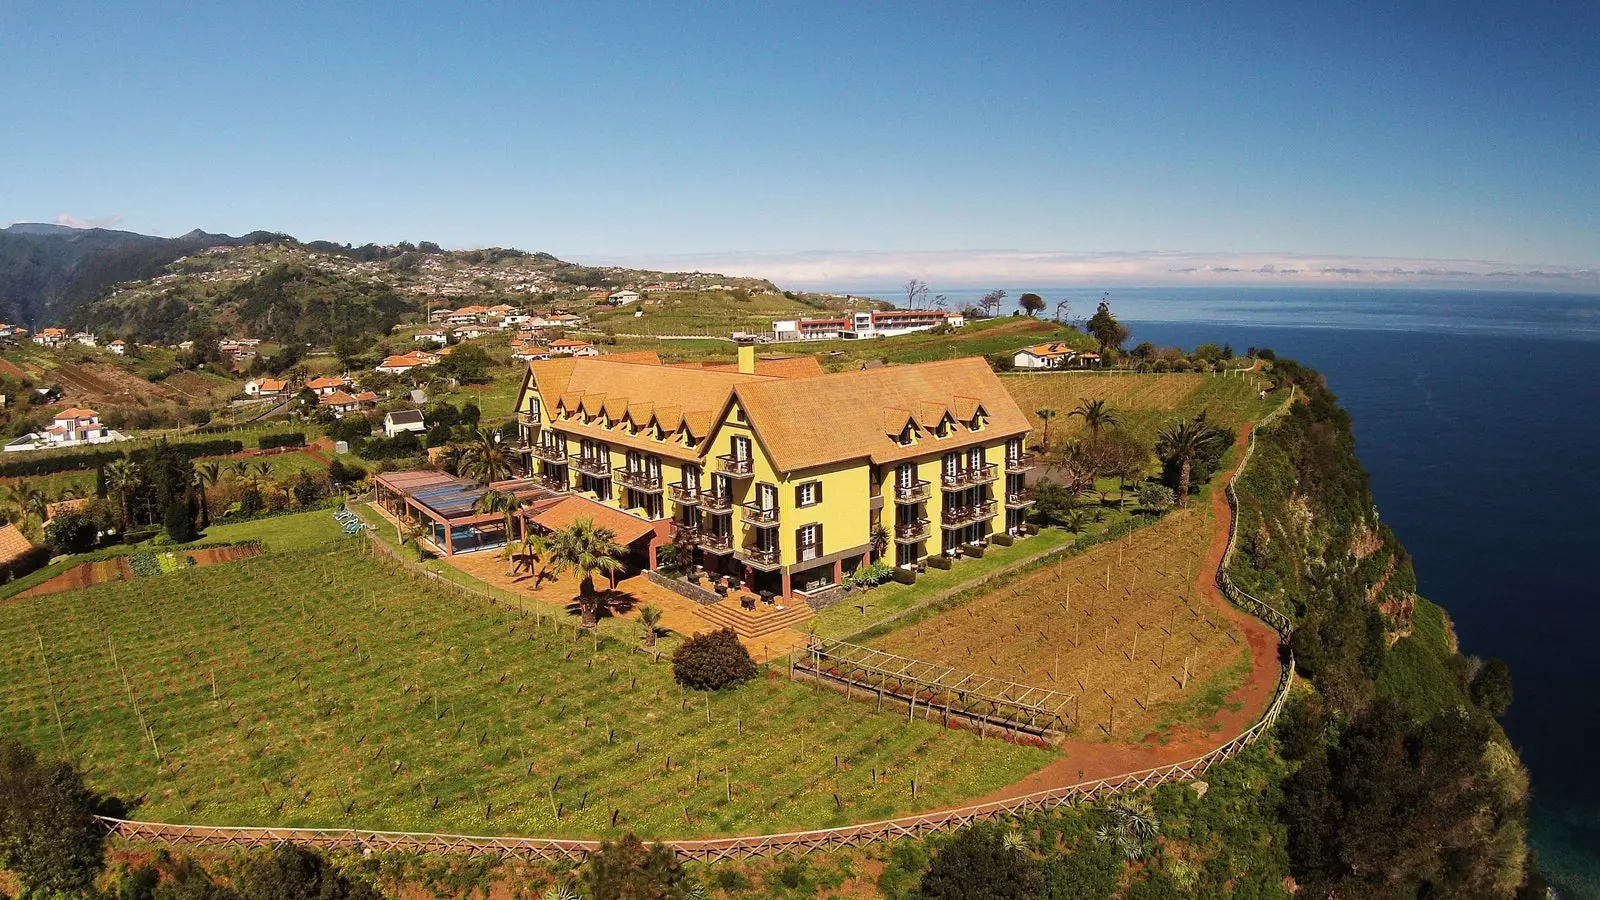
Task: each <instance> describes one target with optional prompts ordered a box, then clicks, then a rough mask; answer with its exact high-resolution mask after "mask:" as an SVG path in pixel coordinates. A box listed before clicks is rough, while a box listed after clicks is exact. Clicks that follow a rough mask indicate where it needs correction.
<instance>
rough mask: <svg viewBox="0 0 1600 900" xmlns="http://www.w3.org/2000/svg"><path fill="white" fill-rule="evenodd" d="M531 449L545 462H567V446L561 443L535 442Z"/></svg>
mask: <svg viewBox="0 0 1600 900" xmlns="http://www.w3.org/2000/svg"><path fill="white" fill-rule="evenodd" d="M529 449H530V450H532V451H533V455H534V456H537V457H539V458H540V459H542V460H544V461H545V462H553V463H562V464H565V463H566V461H567V448H565V447H563V446H561V445H559V444H534V445H533V446H532V447H530V448H529Z"/></svg>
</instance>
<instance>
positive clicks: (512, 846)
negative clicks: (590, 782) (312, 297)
mask: <svg viewBox="0 0 1600 900" xmlns="http://www.w3.org/2000/svg"><path fill="white" fill-rule="evenodd" d="M1293 400H1294V394H1293V391H1291V392H1290V396H1289V400H1288V401H1287V402H1285V403H1284V405H1283V406H1282V407H1280V408H1279V409H1277V410H1274V411H1273V412H1272V413H1271V414H1269V415H1268V416H1266V417H1264V418H1263V419H1262V421H1261V423H1260V425H1258V426H1257V427H1258V428H1259V427H1260V426H1262V425H1265V424H1267V423H1268V422H1270V421H1271V420H1272V419H1274V418H1276V417H1277V416H1278V415H1279V414H1281V413H1282V412H1283V411H1284V410H1286V409H1288V407H1289V404H1290V403H1292V402H1293ZM1254 448H1255V433H1254V431H1252V433H1251V435H1250V441H1249V443H1248V444H1247V445H1246V447H1245V452H1244V454H1243V456H1241V458H1240V460H1239V465H1238V467H1237V468H1235V470H1234V476H1233V479H1232V480H1230V482H1229V484H1228V485H1227V488H1226V491H1227V497H1228V502H1229V504H1230V505H1231V507H1232V509H1233V516H1232V519H1231V521H1230V524H1229V532H1228V545H1227V549H1226V550H1225V552H1224V553H1223V563H1222V567H1221V569H1220V571H1219V573H1218V581H1219V583H1220V586H1221V588H1222V591H1223V594H1224V595H1225V596H1227V597H1228V599H1229V600H1231V601H1232V602H1233V603H1235V604H1237V605H1238V606H1240V607H1241V608H1242V609H1244V610H1245V611H1246V612H1249V613H1250V614H1251V615H1254V616H1256V617H1257V618H1260V619H1261V620H1262V621H1264V622H1265V623H1266V624H1267V625H1269V626H1270V627H1272V629H1273V630H1274V631H1276V632H1277V633H1278V635H1279V636H1280V638H1281V639H1282V640H1283V641H1285V642H1287V641H1288V640H1289V638H1290V636H1291V634H1292V628H1293V623H1292V622H1291V621H1290V619H1289V617H1288V616H1286V615H1284V614H1283V613H1281V612H1279V611H1278V610H1276V609H1274V608H1272V607H1271V606H1270V605H1268V604H1266V603H1264V602H1262V601H1261V600H1258V599H1256V598H1255V597H1252V596H1250V595H1249V594H1247V593H1245V592H1244V591H1242V590H1240V589H1239V588H1238V587H1236V586H1234V585H1233V583H1232V581H1231V580H1228V577H1227V561H1228V560H1229V559H1231V558H1232V556H1233V550H1234V543H1235V541H1236V540H1237V538H1238V525H1239V503H1238V497H1237V495H1236V494H1235V493H1234V489H1233V483H1232V482H1233V481H1236V480H1238V478H1239V476H1240V475H1242V474H1243V472H1244V468H1245V465H1246V464H1247V463H1248V462H1249V460H1250V456H1251V452H1252V451H1253V450H1254ZM380 543H381V542H376V541H374V542H373V545H374V550H376V549H377V545H378V544H380ZM397 561H399V560H397ZM400 562H402V564H403V561H400ZM408 568H409V567H408ZM412 571H415V570H412ZM428 574H430V575H432V573H428ZM433 577H434V578H435V579H436V582H435V583H439V584H443V585H449V586H451V587H453V588H455V589H457V590H459V591H461V592H462V593H465V594H468V595H472V596H475V597H477V598H478V599H488V600H490V601H491V602H496V599H495V598H493V597H491V596H489V595H486V594H484V593H482V592H479V591H475V590H473V589H471V588H468V587H466V586H464V585H458V584H454V583H453V582H450V581H447V580H445V579H442V578H438V576H436V575H435V576H433ZM1293 686H1294V659H1293V658H1292V657H1291V656H1289V655H1288V654H1285V655H1284V659H1283V663H1282V667H1281V670H1280V673H1279V676H1278V685H1277V689H1276V690H1275V691H1274V692H1273V697H1272V702H1271V703H1270V704H1268V706H1267V709H1266V712H1265V713H1263V714H1262V716H1261V718H1260V719H1257V720H1256V722H1255V724H1253V725H1251V726H1250V727H1249V728H1247V729H1245V730H1244V731H1243V732H1241V733H1240V734H1238V735H1236V736H1234V737H1233V738H1232V739H1230V740H1228V741H1227V742H1225V743H1223V744H1222V745H1221V746H1219V747H1217V748H1215V749H1213V750H1211V751H1210V752H1208V753H1204V754H1202V755H1200V756H1196V757H1193V758H1192V759H1186V760H1183V761H1181V762H1175V763H1169V764H1167V765H1162V766H1156V767H1153V768H1149V769H1141V770H1139V771H1137V772H1127V773H1124V774H1121V775H1114V776H1111V777H1109V778H1099V779H1091V780H1088V781H1080V782H1078V783H1076V784H1069V785H1065V786H1062V787H1055V788H1049V789H1046V790H1042V791H1034V792H1032V793H1027V794H1019V795H1017V796H1014V797H1008V798H1005V799H1003V800H994V801H991V802H988V803H978V804H972V805H970V806H963V807H958V808H956V809H948V810H939V811H934V812H927V813H920V814H917V815H911V816H899V817H896V818H893V819H883V820H880V821H876V822H864V823H861V824H858V825H845V826H842V827H839V828H819V829H814V830H810V831H791V832H784V833H780V834H760V835H747V836H739V837H725V838H702V839H668V840H665V841H663V843H665V844H666V845H667V846H669V847H672V848H673V849H674V850H675V851H676V852H677V854H678V856H679V857H680V858H682V859H686V860H697V861H700V862H706V863H714V862H719V861H722V860H737V859H749V858H752V857H768V856H773V855H776V854H779V853H812V852H815V851H827V850H839V849H846V848H852V847H864V846H867V845H869V844H875V843H879V842H882V841H890V840H894V839H896V838H901V837H919V836H922V835H926V834H930V833H933V832H937V831H945V830H949V829H953V828H960V827H962V826H965V825H970V824H972V823H974V822H981V821H986V820H990V819H997V818H1003V817H1006V816H1012V815H1017V814H1020V813H1030V812H1040V811H1045V810H1051V809H1057V808H1060V807H1062V806H1071V805H1076V804H1079V803H1083V802H1089V801H1094V800H1098V799H1100V798H1103V797H1106V796H1110V795H1112V794H1117V793H1121V792H1123V791H1133V790H1140V789H1143V788H1152V787H1156V786H1158V785H1162V784H1166V783H1167V782H1170V781H1189V780H1193V779H1196V778H1199V777H1201V776H1202V775H1204V774H1205V773H1206V772H1207V771H1208V770H1209V769H1210V768H1211V767H1212V766H1214V765H1216V764H1217V763H1220V762H1224V761H1226V760H1229V759H1232V758H1233V757H1235V756H1237V755H1239V754H1240V753H1241V752H1243V751H1244V749H1245V748H1246V747H1249V746H1250V745H1251V744H1253V743H1255V741H1256V740H1257V739H1259V738H1260V737H1261V736H1262V735H1264V734H1266V732H1267V731H1268V730H1269V729H1271V728H1272V725H1273V723H1275V722H1276V721H1277V720H1278V715H1279V714H1280V713H1282V711H1283V706H1284V703H1285V702H1286V701H1287V700H1288V698H1289V691H1290V689H1291V688H1292V687H1293ZM100 822H101V823H102V824H104V825H105V826H106V828H107V830H108V831H109V832H110V834H112V835H113V836H116V837H121V838H126V839H129V840H135V841H145V842H149V843H157V844H166V845H170V846H187V847H244V848H259V847H273V846H277V845H279V844H285V843H298V844H307V845H311V846H315V847H322V848H328V849H344V850H354V851H360V852H366V851H371V852H383V851H387V850H398V851H402V852H407V853H462V854H466V855H469V856H500V857H515V858H522V859H533V860H573V861H582V860H583V859H584V858H585V857H586V856H588V854H589V853H591V852H593V851H595V850H597V849H598V848H599V846H600V842H599V841H588V840H564V839H559V838H537V837H490V836H473V835H461V834H427V833H414V832H392V831H363V830H359V829H332V828H255V827H227V826H213V825H166V824H161V823H157V822H137V821H130V820H126V819H113V818H107V817H100Z"/></svg>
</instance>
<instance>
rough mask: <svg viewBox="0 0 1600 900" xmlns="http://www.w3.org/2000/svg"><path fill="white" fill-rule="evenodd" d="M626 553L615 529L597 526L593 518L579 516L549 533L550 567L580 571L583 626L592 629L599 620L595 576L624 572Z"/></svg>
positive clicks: (580, 609)
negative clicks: (569, 523) (624, 556)
mask: <svg viewBox="0 0 1600 900" xmlns="http://www.w3.org/2000/svg"><path fill="white" fill-rule="evenodd" d="M625 552H626V551H625V550H624V548H623V546H622V545H621V544H618V543H617V534H616V532H614V531H612V530H611V529H609V528H605V527H601V526H596V525H595V524H594V520H592V519H579V520H578V521H576V522H574V523H572V524H571V525H569V526H567V527H566V528H563V529H561V530H560V531H557V532H555V533H554V534H552V535H550V554H549V559H550V565H551V567H552V568H553V569H555V570H556V571H557V572H561V571H565V570H568V569H571V570H573V571H574V572H576V573H578V578H579V581H578V612H579V615H580V617H581V620H582V622H583V627H585V628H593V627H594V626H595V625H596V624H598V623H599V620H600V595H599V594H598V593H597V592H596V591H595V589H594V577H595V576H596V575H614V574H616V573H617V572H620V571H622V570H623V563H622V557H623V554H624V553H625Z"/></svg>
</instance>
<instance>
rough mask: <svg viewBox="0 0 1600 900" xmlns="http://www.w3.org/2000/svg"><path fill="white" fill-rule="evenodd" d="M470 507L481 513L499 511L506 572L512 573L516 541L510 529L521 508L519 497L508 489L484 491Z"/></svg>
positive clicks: (514, 563) (514, 564)
mask: <svg viewBox="0 0 1600 900" xmlns="http://www.w3.org/2000/svg"><path fill="white" fill-rule="evenodd" d="M472 508H473V509H474V510H476V511H478V512H481V513H500V515H501V520H502V521H503V522H504V524H505V536H506V545H505V549H504V551H502V552H503V553H504V554H505V558H506V574H507V575H511V574H514V573H515V572H516V555H515V551H516V541H515V540H514V539H513V538H512V530H513V529H514V528H515V527H516V523H517V513H518V512H519V511H520V510H521V509H522V500H521V498H519V497H518V496H517V495H516V494H513V493H511V492H510V491H484V492H483V496H481V497H479V498H478V502H476V503H474V504H473V505H472Z"/></svg>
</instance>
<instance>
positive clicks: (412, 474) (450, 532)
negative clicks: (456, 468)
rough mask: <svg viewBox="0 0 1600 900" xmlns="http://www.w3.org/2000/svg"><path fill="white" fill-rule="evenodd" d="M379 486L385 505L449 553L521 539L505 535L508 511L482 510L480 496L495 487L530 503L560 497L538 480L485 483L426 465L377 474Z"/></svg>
mask: <svg viewBox="0 0 1600 900" xmlns="http://www.w3.org/2000/svg"><path fill="white" fill-rule="evenodd" d="M373 486H374V489H375V493H376V501H377V503H378V505H379V506H381V507H383V508H384V509H385V510H388V512H389V514H390V515H392V516H394V517H395V518H396V519H397V520H398V521H401V522H407V523H410V524H413V525H417V526H420V527H421V528H422V529H423V540H425V541H427V542H428V543H429V544H430V545H431V546H432V547H433V548H434V549H435V550H437V551H438V552H440V553H443V554H444V555H445V556H454V555H455V554H457V553H468V552H471V551H473V550H486V549H489V548H491V547H501V546H504V545H505V544H506V542H507V541H509V540H511V539H512V538H513V537H515V536H513V535H508V534H505V533H504V532H505V516H504V515H503V514H501V513H485V512H479V511H478V509H477V505H478V500H479V499H480V498H481V497H483V495H484V494H486V493H488V492H489V491H491V490H493V491H504V492H507V493H511V494H515V495H516V497H517V498H518V499H519V500H522V501H523V502H524V503H528V504H535V503H539V502H540V501H542V500H555V499H557V498H558V497H559V496H560V495H559V494H556V493H555V492H553V491H551V490H549V489H547V488H545V487H544V486H543V485H542V484H540V483H539V482H537V481H535V480H533V479H527V478H519V479H514V480H511V481H497V482H495V483H493V484H490V485H488V486H484V485H480V484H478V483H477V482H475V481H469V480H467V479H465V478H457V477H455V476H454V475H447V474H445V473H444V472H434V471H429V470H425V469H415V470H411V471H407V472H385V473H383V474H381V475H377V476H374V478H373ZM520 520H521V517H518V521H520Z"/></svg>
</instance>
